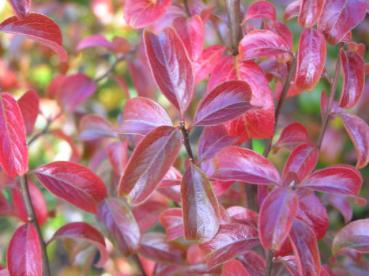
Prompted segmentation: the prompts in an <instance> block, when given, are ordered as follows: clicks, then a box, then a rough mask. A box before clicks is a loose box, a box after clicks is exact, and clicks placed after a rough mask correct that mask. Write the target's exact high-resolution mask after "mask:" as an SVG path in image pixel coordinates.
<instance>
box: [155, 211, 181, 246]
mask: <svg viewBox="0 0 369 276" xmlns="http://www.w3.org/2000/svg"><path fill="white" fill-rule="evenodd" d="M160 223H161V225H163V227H164V229H165V233H166V235H167V240H168V241H172V240H175V239H177V238H180V237H183V236H184V226H183V215H182V209H180V208H171V209H167V210H165V211H164V212H163V213H161V214H160Z"/></svg>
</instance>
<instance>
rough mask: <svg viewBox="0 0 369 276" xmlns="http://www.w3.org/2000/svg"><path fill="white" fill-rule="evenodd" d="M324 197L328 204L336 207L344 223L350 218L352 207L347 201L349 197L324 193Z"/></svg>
mask: <svg viewBox="0 0 369 276" xmlns="http://www.w3.org/2000/svg"><path fill="white" fill-rule="evenodd" d="M325 199H326V200H327V202H328V204H330V205H332V206H333V207H334V208H336V209H337V210H338V211H339V212H340V213H341V215H342V216H343V218H344V220H345V223H348V222H349V221H351V219H352V207H351V205H350V203H349V198H347V197H346V196H342V195H335V194H326V195H325Z"/></svg>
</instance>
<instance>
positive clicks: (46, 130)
mask: <svg viewBox="0 0 369 276" xmlns="http://www.w3.org/2000/svg"><path fill="white" fill-rule="evenodd" d="M62 114H63V113H62V112H59V113H58V114H57V115H56V116H55V117H54V118H48V119H47V122H46V125H45V126H44V128H43V129H42V130H41V131H39V132H37V133H36V134H34V135H33V136H32V137H31V138H30V139H29V140H28V143H27V145H28V146H30V145H32V144H33V143H34V142H35V141H36V140H37V139H38V138H40V137H41V136H43V135H45V134H47V133H49V130H50V126H51V125H52V123H53V122H55V120H56V119H58V118H59V117H60V116H61V115H62Z"/></svg>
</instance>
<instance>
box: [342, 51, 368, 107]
mask: <svg viewBox="0 0 369 276" xmlns="http://www.w3.org/2000/svg"><path fill="white" fill-rule="evenodd" d="M340 58H341V64H342V72H343V86H342V92H341V99H340V107H343V108H352V107H354V106H355V105H356V104H357V102H358V101H359V99H360V96H361V94H362V93H363V90H364V85H365V62H364V60H363V58H362V57H361V56H360V54H358V53H356V52H351V51H350V52H346V51H343V50H342V49H341V51H340Z"/></svg>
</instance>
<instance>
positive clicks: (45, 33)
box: [0, 13, 68, 62]
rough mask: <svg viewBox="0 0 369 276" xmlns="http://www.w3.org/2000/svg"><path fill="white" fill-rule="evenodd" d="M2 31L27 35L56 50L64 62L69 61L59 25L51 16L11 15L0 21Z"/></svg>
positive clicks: (33, 14)
mask: <svg viewBox="0 0 369 276" xmlns="http://www.w3.org/2000/svg"><path fill="white" fill-rule="evenodd" d="M0 31H3V32H5V33H11V34H17V35H25V36H26V37H28V38H30V39H32V40H35V41H37V42H39V43H41V44H43V45H45V46H47V47H49V48H51V49H52V50H53V51H55V52H56V53H57V54H58V55H59V58H60V60H61V61H62V62H65V61H67V59H68V54H67V52H66V51H65V50H64V48H63V45H62V44H63V38H62V34H61V31H60V29H59V26H58V25H57V24H56V23H55V22H54V21H53V20H51V19H50V18H49V17H47V16H45V15H42V14H37V13H30V14H28V15H27V16H25V17H22V18H18V17H16V16H12V17H9V18H7V19H5V20H4V21H3V22H1V23H0Z"/></svg>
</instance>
